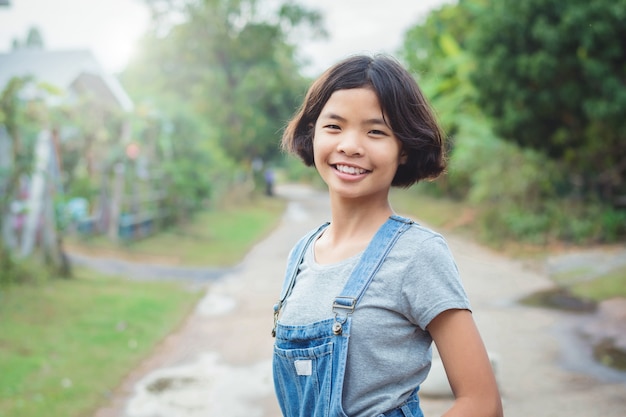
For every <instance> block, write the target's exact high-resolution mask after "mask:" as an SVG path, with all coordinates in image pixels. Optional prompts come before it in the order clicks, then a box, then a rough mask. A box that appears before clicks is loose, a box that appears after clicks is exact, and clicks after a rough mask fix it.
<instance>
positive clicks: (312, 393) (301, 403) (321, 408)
mask: <svg viewBox="0 0 626 417" xmlns="http://www.w3.org/2000/svg"><path fill="white" fill-rule="evenodd" d="M332 354H333V343H332V342H331V343H324V344H321V345H319V346H312V347H307V348H291V349H282V348H280V347H278V346H274V360H273V368H274V386H275V389H276V394H277V396H278V402H279V403H280V407H281V409H282V412H283V415H284V416H285V417H304V416H306V417H329V415H330V400H331V392H332V378H333V376H332V375H333V361H332Z"/></svg>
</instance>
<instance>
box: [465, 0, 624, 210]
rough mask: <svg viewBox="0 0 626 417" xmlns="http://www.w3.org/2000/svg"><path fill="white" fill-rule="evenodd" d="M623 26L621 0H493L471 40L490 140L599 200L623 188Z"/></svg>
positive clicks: (477, 82) (479, 20) (476, 76)
mask: <svg viewBox="0 0 626 417" xmlns="http://www.w3.org/2000/svg"><path fill="white" fill-rule="evenodd" d="M625 21H626V0H596V1H592V2H589V1H587V0H571V1H567V2H562V1H559V0H525V1H516V0H498V1H491V2H489V4H488V7H485V8H484V9H483V11H482V13H481V15H480V17H479V19H478V21H477V26H478V27H479V28H480V30H477V31H476V32H475V35H476V36H475V37H474V39H473V41H472V42H471V43H470V46H471V49H472V51H473V53H474V54H475V58H476V64H477V68H476V71H475V72H474V75H473V77H472V79H473V82H474V83H475V85H476V86H477V88H478V91H479V102H480V104H481V106H482V108H483V110H484V111H485V112H486V113H487V114H489V115H490V116H492V117H493V119H494V126H495V129H496V131H497V133H499V134H500V135H501V136H502V137H504V138H505V139H507V140H511V141H514V142H516V143H518V144H520V145H521V146H524V147H530V148H534V149H538V150H540V151H541V152H543V153H545V154H546V155H548V156H549V157H550V158H552V159H554V160H556V161H560V162H562V163H563V164H564V166H565V167H566V169H568V170H569V171H570V172H571V173H572V174H573V175H572V178H573V179H575V180H576V181H575V182H576V183H577V184H578V188H579V189H581V190H583V191H585V192H587V193H593V194H599V195H601V196H603V197H605V198H611V197H612V196H613V195H614V194H615V193H618V192H620V193H623V192H625V191H626V181H625V175H624V173H625V172H626V133H625V132H626V118H625V117H624V108H626V25H624V22H625Z"/></svg>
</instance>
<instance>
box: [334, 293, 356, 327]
mask: <svg viewBox="0 0 626 417" xmlns="http://www.w3.org/2000/svg"><path fill="white" fill-rule="evenodd" d="M355 307H356V298H354V297H337V298H335V301H334V302H333V313H335V320H334V322H333V333H334V334H336V335H338V336H340V335H341V334H342V333H343V323H345V322H346V320H347V319H348V316H349V315H350V314H352V312H353V311H354V308H355ZM341 310H342V313H343V314H342V316H345V317H342V319H340V318H339V317H338V316H339V311H341Z"/></svg>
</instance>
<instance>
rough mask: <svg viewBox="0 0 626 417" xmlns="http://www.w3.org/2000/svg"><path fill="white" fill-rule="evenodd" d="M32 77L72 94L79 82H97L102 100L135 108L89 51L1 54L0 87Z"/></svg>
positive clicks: (25, 51)
mask: <svg viewBox="0 0 626 417" xmlns="http://www.w3.org/2000/svg"><path fill="white" fill-rule="evenodd" d="M29 75H30V76H32V77H34V78H35V79H36V80H38V81H43V82H46V83H48V84H51V85H53V86H55V87H57V88H60V89H61V90H63V91H66V92H69V91H71V90H72V88H74V86H75V82H76V81H77V80H79V79H85V78H90V79H96V78H97V79H98V80H99V82H98V83H99V84H100V86H99V87H98V89H97V91H96V93H98V92H100V93H101V92H102V91H104V90H106V94H104V95H102V94H100V95H99V97H101V98H102V99H103V100H108V101H111V100H113V101H114V102H115V104H116V105H118V106H119V107H120V108H122V109H123V110H124V111H131V110H132V109H133V102H132V100H131V98H130V97H129V96H128V94H127V93H126V91H125V90H124V88H123V87H122V85H121V84H120V82H119V81H118V80H117V78H115V77H114V76H113V75H111V74H109V73H107V72H106V71H104V69H103V68H102V66H101V65H100V63H99V62H98V61H97V60H96V58H95V57H94V56H93V54H92V53H91V52H90V51H88V50H66V51H46V50H40V49H20V50H16V51H12V52H9V53H0V88H1V87H4V86H5V85H6V84H7V83H8V82H9V80H11V78H13V77H23V76H29Z"/></svg>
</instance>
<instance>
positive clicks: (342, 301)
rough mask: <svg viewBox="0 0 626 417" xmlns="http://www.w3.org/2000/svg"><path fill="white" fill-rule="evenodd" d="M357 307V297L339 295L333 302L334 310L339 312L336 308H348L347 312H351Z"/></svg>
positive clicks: (344, 309)
mask: <svg viewBox="0 0 626 417" xmlns="http://www.w3.org/2000/svg"><path fill="white" fill-rule="evenodd" d="M355 307H356V298H354V297H337V298H335V301H334V302H333V312H334V313H339V311H336V310H335V309H340V310H343V311H344V312H345V311H346V310H347V313H346V314H350V313H352V312H353V311H354V308H355Z"/></svg>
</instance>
